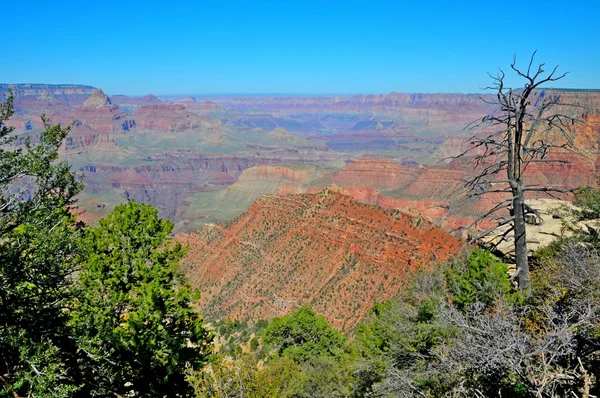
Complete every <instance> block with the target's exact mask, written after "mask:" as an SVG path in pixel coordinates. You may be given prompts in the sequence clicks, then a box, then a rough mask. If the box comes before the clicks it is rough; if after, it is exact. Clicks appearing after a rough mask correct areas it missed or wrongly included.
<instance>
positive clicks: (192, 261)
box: [177, 186, 463, 330]
mask: <svg viewBox="0 0 600 398" xmlns="http://www.w3.org/2000/svg"><path fill="white" fill-rule="evenodd" d="M177 239H178V240H180V241H181V242H183V243H185V244H188V245H189V246H190V250H189V251H188V254H187V255H186V257H185V258H184V260H183V268H184V270H185V271H186V273H187V274H188V276H189V277H190V279H191V281H192V284H193V285H194V286H195V287H199V288H200V289H201V291H202V298H201V301H200V309H201V310H202V311H203V312H204V313H205V315H206V316H207V317H208V318H209V319H211V318H222V317H231V318H234V319H242V320H248V321H257V320H259V319H265V318H270V317H273V316H278V315H283V314H286V313H288V312H290V311H291V310H293V309H294V308H296V307H298V306H300V305H303V304H309V305H311V306H312V307H313V308H314V309H315V310H316V311H317V312H319V313H322V314H324V315H325V316H326V317H327V318H328V319H329V320H330V321H331V322H332V323H333V325H334V326H336V327H338V328H341V329H345V330H349V329H352V328H353V327H354V326H355V325H356V324H357V323H358V322H359V321H360V320H361V319H362V318H363V317H364V316H365V315H366V314H367V313H368V311H369V310H370V309H371V307H372V305H373V304H374V303H375V302H378V301H381V300H385V299H387V298H390V297H393V296H394V295H395V294H397V293H398V291H399V289H401V286H402V284H401V281H402V280H403V279H404V278H405V277H406V273H407V272H410V271H411V270H412V269H414V268H417V267H420V266H427V267H432V266H435V264H436V262H443V261H446V260H447V259H448V258H449V257H450V256H452V255H454V254H455V253H457V252H458V250H459V249H460V248H461V246H462V245H463V243H462V242H461V241H460V240H458V239H456V238H454V237H452V236H450V235H448V234H446V233H445V232H443V231H442V230H440V229H439V228H438V227H436V226H435V225H434V224H433V223H432V222H431V221H430V220H429V219H428V218H427V217H425V216H422V215H419V214H417V213H414V212H409V211H407V210H400V209H398V210H384V209H382V208H381V207H377V206H370V205H365V204H361V203H359V202H357V201H356V200H354V199H353V198H352V197H351V196H350V195H348V194H347V193H346V192H344V190H342V189H340V188H336V187H335V186H330V187H329V188H327V189H325V190H324V191H321V192H319V193H316V194H300V195H288V196H263V197H261V198H260V199H259V200H257V201H256V203H255V204H254V205H253V206H252V207H251V208H250V209H249V210H248V211H247V212H246V213H244V214H243V215H241V216H240V217H238V218H237V219H235V220H233V221H231V222H228V223H224V224H217V225H214V224H213V225H207V226H205V227H204V228H202V229H201V230H199V231H197V232H195V233H191V234H184V235H179V236H178V237H177Z"/></svg>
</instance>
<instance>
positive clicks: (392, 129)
mask: <svg viewBox="0 0 600 398" xmlns="http://www.w3.org/2000/svg"><path fill="white" fill-rule="evenodd" d="M9 90H10V92H12V94H13V96H14V104H15V115H14V116H13V117H12V118H11V119H10V120H9V121H8V122H7V124H8V125H11V126H13V127H15V128H16V130H15V132H16V134H17V139H16V141H15V142H14V145H23V144H24V143H25V142H26V139H27V137H28V139H30V140H32V141H33V142H37V141H36V140H37V139H38V136H39V133H40V132H41V131H42V129H43V122H42V115H45V116H46V117H47V118H48V119H49V121H50V122H51V123H60V124H61V125H63V126H71V132H70V134H69V136H68V137H67V138H66V140H65V143H64V145H63V147H62V148H61V154H60V155H61V158H62V159H64V160H67V161H68V162H69V163H70V164H71V165H72V167H73V168H74V170H76V171H77V172H78V173H80V174H81V175H82V178H83V183H84V185H85V189H84V192H83V193H82V194H81V195H80V198H79V202H78V208H77V209H75V211H76V212H77V215H78V217H79V218H80V219H81V220H83V221H85V222H87V223H91V224H94V223H96V222H97V220H98V219H99V218H100V217H103V216H105V215H107V214H108V213H109V212H110V211H111V209H112V208H114V206H116V205H117V204H118V203H121V202H124V201H126V200H131V199H135V200H136V201H140V202H144V203H150V204H152V205H153V206H155V207H156V208H157V209H159V212H160V215H161V216H162V217H167V218H170V219H171V220H172V221H173V222H174V223H175V232H176V233H177V234H178V235H177V239H179V240H180V241H182V242H184V243H185V244H187V245H189V247H190V249H189V253H188V255H187V257H186V258H185V259H184V266H185V269H186V270H187V272H188V275H189V276H190V277H191V279H192V282H193V283H194V285H195V286H197V287H200V288H201V290H202V300H201V310H202V311H204V312H205V313H206V314H207V316H210V317H222V316H227V317H233V318H236V319H243V320H248V321H256V320H258V319H262V318H261V317H271V316H276V315H281V314H284V313H286V312H288V311H289V310H291V309H293V308H294V307H296V306H298V305H301V304H310V305H312V306H313V307H314V308H315V309H316V310H317V311H319V312H321V313H324V314H325V315H326V316H327V317H328V318H329V319H330V321H331V322H333V323H334V324H335V325H336V326H337V327H339V328H342V329H345V330H349V329H351V328H352V327H353V326H354V325H356V323H357V322H358V321H359V320H360V319H361V317H363V316H364V315H365V314H366V312H367V311H368V309H369V308H370V306H372V304H373V303H374V302H376V301H379V300H383V299H385V298H388V297H391V296H392V295H394V294H395V293H397V290H395V289H398V286H400V284H399V282H400V281H401V280H402V278H403V275H405V273H406V272H409V271H410V270H411V269H414V268H415V267H420V266H433V265H434V264H435V262H436V261H445V260H446V259H447V258H449V257H451V256H452V255H453V254H455V253H456V252H457V251H458V250H459V248H460V247H461V245H463V244H464V242H462V241H460V239H459V238H460V237H462V238H465V237H466V236H467V235H468V234H469V233H471V232H472V231H473V230H477V229H479V230H482V229H486V228H487V227H489V226H490V225H491V224H490V222H489V221H487V222H485V221H484V222H481V223H479V224H477V225H473V223H474V222H475V221H476V220H477V218H478V217H479V216H481V215H482V214H484V213H485V212H487V211H488V210H489V209H490V208H492V207H493V206H494V205H495V204H496V203H498V201H500V200H502V199H504V197H503V196H502V195H499V194H494V195H486V196H473V195H471V194H470V192H468V191H467V190H466V189H465V184H466V183H467V182H468V181H469V180H470V179H471V178H472V177H473V175H474V173H475V172H476V169H475V167H474V166H473V156H474V155H475V154H476V153H477V152H471V153H467V154H465V155H464V156H459V155H461V154H463V153H464V152H465V151H467V150H468V149H470V147H471V144H470V141H469V138H470V137H471V136H472V135H473V134H484V133H485V131H470V130H465V126H466V125H467V124H468V123H469V122H472V121H474V120H480V119H481V118H482V117H485V116H486V115H490V114H494V112H497V109H496V108H495V107H494V106H493V105H490V104H488V103H486V102H485V101H482V99H481V98H482V97H483V99H486V100H492V99H493V97H489V96H486V95H479V94H402V93H390V94H383V95H356V96H348V97H310V96H305V97H299V96H296V97H293V96H288V97H284V96H270V97H265V96H260V97H259V96H257V97H251V96H230V97H226V96H203V97H191V96H190V97H181V96H179V97H177V96H173V97H160V98H159V97H156V96H154V95H152V94H148V95H146V96H142V97H130V96H125V95H110V96H109V95H107V94H106V93H104V92H103V91H102V90H101V89H99V88H95V87H91V86H80V85H44V84H19V85H15V84H0V100H4V99H5V98H7V96H8V93H9ZM547 95H553V96H556V95H558V96H560V98H561V99H562V100H564V102H565V103H569V104H573V105H575V106H574V107H570V108H569V107H567V108H565V109H564V111H565V112H569V114H570V115H572V116H573V117H576V118H577V119H579V120H580V121H581V123H577V124H575V125H573V126H572V127H570V132H571V135H572V138H573V142H574V144H575V148H576V150H570V151H566V150H561V151H553V152H551V153H550V154H549V157H550V158H555V159H562V160H568V163H549V164H531V165H530V166H529V167H528V169H527V170H526V173H527V177H526V178H527V181H528V182H530V183H536V184H547V185H551V186H553V187H556V188H561V189H565V190H571V189H574V188H577V187H579V186H594V187H596V186H597V179H596V176H597V174H598V165H599V164H600V158H599V155H600V152H599V151H600V141H599V140H600V91H577V90H545V91H544V90H539V91H537V92H536V93H535V95H534V100H536V101H537V100H539V99H540V98H542V97H544V96H547ZM553 139H554V138H553ZM497 178H499V179H501V177H497ZM491 183H494V181H491ZM542 196H543V195H541V194H540V195H531V197H530V199H538V198H540V197H542ZM560 198H561V199H567V200H568V199H569V198H570V196H569V195H562V196H560ZM417 220H418V221H417ZM417 223H418V224H419V225H416V224H417ZM469 228H471V229H469ZM351 297H352V298H353V299H352V300H351ZM357 298H358V299H357ZM331 302H333V303H335V305H330V306H328V305H327V304H328V303H331Z"/></svg>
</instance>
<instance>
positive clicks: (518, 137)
mask: <svg viewBox="0 0 600 398" xmlns="http://www.w3.org/2000/svg"><path fill="white" fill-rule="evenodd" d="M534 57H535V52H534V53H533V55H532V56H531V59H530V61H529V65H528V67H527V70H521V69H519V68H518V67H517V66H516V57H515V58H514V59H513V62H512V64H511V66H510V67H511V70H512V71H513V72H514V73H515V74H516V75H517V76H518V77H520V78H521V79H523V80H524V86H523V88H520V89H518V90H513V89H512V88H508V87H506V84H505V83H506V82H505V76H506V75H505V73H504V72H503V71H502V70H499V72H498V74H497V75H496V76H492V75H490V77H491V78H492V80H493V84H492V86H490V87H487V88H486V90H493V91H495V94H496V95H495V97H496V98H495V99H494V100H490V99H485V98H481V100H482V101H484V102H486V103H487V104H491V105H494V106H495V107H497V109H498V110H497V112H498V113H497V114H490V115H487V116H485V117H483V118H482V119H481V120H478V121H476V122H473V123H471V124H470V125H469V126H467V128H468V129H475V128H483V127H485V128H486V129H485V130H484V131H486V132H488V133H480V134H475V135H474V136H473V137H472V138H471V139H470V144H471V147H470V149H469V150H467V151H466V152H465V153H463V154H461V155H459V157H460V156H463V155H465V154H467V153H468V152H471V153H472V154H474V159H475V163H476V171H477V173H478V174H477V175H476V176H475V177H474V178H473V179H471V180H470V181H469V182H468V183H467V187H468V188H469V189H470V192H471V193H470V195H472V196H480V195H485V194H488V193H492V192H495V193H506V194H507V196H508V198H507V199H506V200H504V201H502V202H501V203H498V204H497V205H495V206H494V207H493V208H492V209H491V210H490V211H488V212H487V213H486V214H484V215H483V216H482V217H481V218H480V219H479V220H478V221H477V222H479V221H481V220H482V219H484V218H487V219H489V218H493V220H494V221H495V222H496V225H495V226H494V227H493V228H491V229H489V230H487V231H485V232H483V233H482V234H480V235H479V236H477V237H475V238H474V239H473V240H477V239H480V238H482V237H484V236H485V235H488V234H490V233H492V232H494V231H495V230H496V229H497V228H499V227H503V226H507V227H508V229H507V230H506V231H503V233H502V234H501V235H500V237H499V240H498V241H496V242H495V245H496V246H497V245H498V244H499V243H500V242H501V241H503V240H504V239H506V237H507V236H508V235H509V233H511V232H512V233H513V234H514V253H515V260H516V266H517V272H516V274H515V275H514V276H513V278H517V281H518V286H519V290H524V291H527V290H529V288H530V281H529V264H528V260H527V235H526V229H525V225H526V222H525V221H526V214H528V213H529V212H530V209H529V208H528V206H526V204H525V194H526V193H527V192H545V193H550V194H551V193H552V192H563V193H564V192H565V191H564V190H561V189H556V188H553V187H548V186H542V185H527V184H526V183H525V180H524V175H525V174H526V173H525V172H526V169H527V166H528V165H529V164H531V163H568V161H566V160H561V159H554V158H551V157H549V156H548V154H549V151H550V150H551V149H552V148H566V149H568V148H572V147H573V139H572V136H571V133H570V131H569V129H570V126H571V125H573V124H575V122H577V119H576V118H574V117H572V116H570V115H568V114H565V113H563V112H564V109H565V108H568V107H569V106H571V105H570V104H565V103H563V102H561V98H560V96H559V95H558V94H556V93H555V92H552V91H550V92H543V91H541V90H540V89H539V88H540V86H542V85H543V84H544V83H549V82H555V81H557V80H560V79H562V78H564V77H565V76H566V75H567V73H562V74H560V75H557V69H558V66H555V67H554V68H553V69H552V70H551V72H549V73H546V71H545V66H544V64H540V65H539V66H538V67H537V68H534V69H532V65H533V63H534ZM490 131H491V133H489V132H490ZM504 173H506V179H498V177H497V176H498V175H501V174H504ZM528 209H529V210H528ZM502 212H503V214H502ZM498 215H501V216H498ZM477 222H476V223H477Z"/></svg>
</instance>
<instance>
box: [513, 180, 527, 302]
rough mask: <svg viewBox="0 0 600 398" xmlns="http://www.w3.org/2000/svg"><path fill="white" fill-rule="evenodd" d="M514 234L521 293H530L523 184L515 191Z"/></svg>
mask: <svg viewBox="0 0 600 398" xmlns="http://www.w3.org/2000/svg"><path fill="white" fill-rule="evenodd" d="M513 211H514V215H515V220H514V234H515V262H516V264H517V281H518V283H519V290H520V291H525V292H526V291H528V290H529V288H530V281H529V262H528V260H527V230H526V224H525V201H524V198H523V187H522V183H521V182H519V183H518V184H517V188H516V189H515V190H514V191H513Z"/></svg>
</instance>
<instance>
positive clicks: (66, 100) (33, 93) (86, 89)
mask: <svg viewBox="0 0 600 398" xmlns="http://www.w3.org/2000/svg"><path fill="white" fill-rule="evenodd" d="M95 89H96V88H95V87H92V86H83V85H80V84H3V83H0V99H2V100H3V99H4V98H6V96H7V94H8V91H9V90H11V91H12V93H13V96H14V97H15V110H16V111H17V112H20V111H22V110H27V108H30V107H35V105H37V104H36V102H39V101H44V102H46V103H47V102H56V103H59V104H62V105H69V106H81V105H82V104H83V103H84V102H85V100H86V99H87V98H88V97H89V96H90V95H92V93H93V92H94V90H95Z"/></svg>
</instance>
